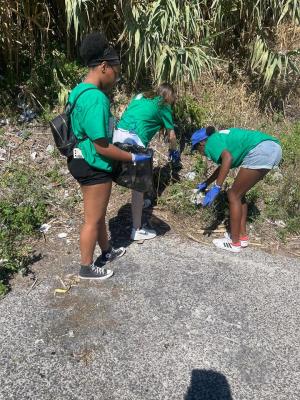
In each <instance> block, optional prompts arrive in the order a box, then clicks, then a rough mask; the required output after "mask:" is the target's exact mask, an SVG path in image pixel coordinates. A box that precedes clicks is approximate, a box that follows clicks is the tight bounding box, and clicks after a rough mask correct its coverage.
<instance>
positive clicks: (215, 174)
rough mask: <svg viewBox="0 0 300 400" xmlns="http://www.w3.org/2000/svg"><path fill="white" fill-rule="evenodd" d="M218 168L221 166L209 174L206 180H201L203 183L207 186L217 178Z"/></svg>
mask: <svg viewBox="0 0 300 400" xmlns="http://www.w3.org/2000/svg"><path fill="white" fill-rule="evenodd" d="M220 168H221V167H218V168H217V169H216V170H215V171H214V172H213V173H212V174H211V176H210V177H209V178H207V179H206V181H204V182H203V183H206V186H209V185H210V184H211V183H213V182H214V181H215V180H216V179H217V177H218V175H219V171H220Z"/></svg>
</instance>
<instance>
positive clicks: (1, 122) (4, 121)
mask: <svg viewBox="0 0 300 400" xmlns="http://www.w3.org/2000/svg"><path fill="white" fill-rule="evenodd" d="M8 124H9V119H8V118H3V119H0V126H5V125H8Z"/></svg>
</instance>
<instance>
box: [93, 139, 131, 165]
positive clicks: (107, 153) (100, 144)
mask: <svg viewBox="0 0 300 400" xmlns="http://www.w3.org/2000/svg"><path fill="white" fill-rule="evenodd" d="M93 143H94V146H95V149H96V151H97V153H99V154H101V155H102V156H104V157H107V158H111V159H112V160H118V161H132V154H131V153H128V152H127V151H124V150H121V149H119V148H118V147H117V146H114V145H113V144H110V143H108V140H107V139H97V140H95V141H94V142H93Z"/></svg>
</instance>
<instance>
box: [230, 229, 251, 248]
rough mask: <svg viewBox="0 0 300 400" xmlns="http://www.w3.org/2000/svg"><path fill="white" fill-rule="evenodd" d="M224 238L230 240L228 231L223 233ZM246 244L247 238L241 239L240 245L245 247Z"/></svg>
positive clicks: (247, 243) (247, 242)
mask: <svg viewBox="0 0 300 400" xmlns="http://www.w3.org/2000/svg"><path fill="white" fill-rule="evenodd" d="M224 238H225V239H227V240H229V241H231V242H232V239H231V235H230V233H229V232H225V233H224ZM248 245H249V240H241V247H243V248H245V247H248Z"/></svg>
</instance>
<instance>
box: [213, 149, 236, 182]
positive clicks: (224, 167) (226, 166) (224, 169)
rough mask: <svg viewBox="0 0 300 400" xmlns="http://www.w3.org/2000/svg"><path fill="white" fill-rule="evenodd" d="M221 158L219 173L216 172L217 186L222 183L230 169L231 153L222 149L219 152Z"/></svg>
mask: <svg viewBox="0 0 300 400" xmlns="http://www.w3.org/2000/svg"><path fill="white" fill-rule="evenodd" d="M221 158H222V164H221V166H220V167H219V173H218V176H217V181H216V184H217V185H218V186H222V185H223V183H224V181H225V179H226V178H227V175H228V173H229V171H230V168H231V164H232V155H231V154H230V153H229V151H227V150H224V151H223V152H222V154H221ZM215 172H216V171H215Z"/></svg>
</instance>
